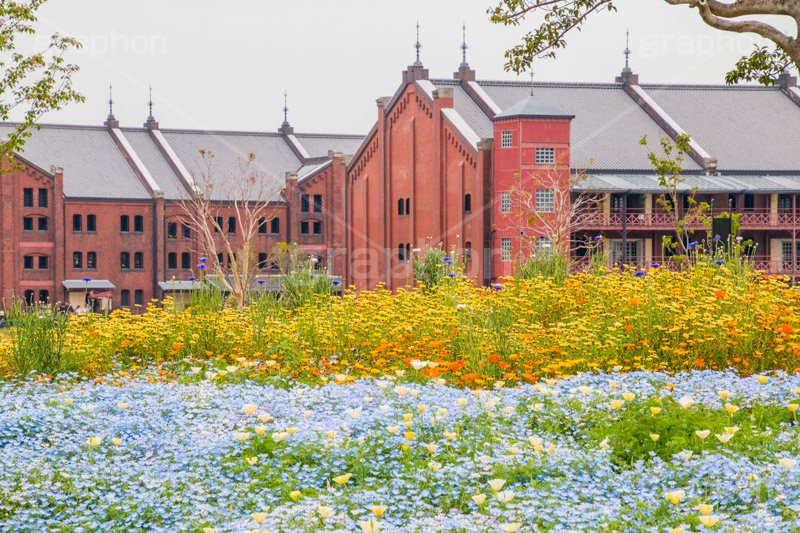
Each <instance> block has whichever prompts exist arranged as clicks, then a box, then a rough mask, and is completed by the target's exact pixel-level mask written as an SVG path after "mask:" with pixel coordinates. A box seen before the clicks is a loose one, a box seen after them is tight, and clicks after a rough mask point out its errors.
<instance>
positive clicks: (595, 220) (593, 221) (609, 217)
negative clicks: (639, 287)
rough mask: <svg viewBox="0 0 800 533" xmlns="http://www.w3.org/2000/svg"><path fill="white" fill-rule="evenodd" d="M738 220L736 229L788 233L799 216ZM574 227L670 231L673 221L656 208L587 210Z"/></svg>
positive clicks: (752, 212) (766, 212)
mask: <svg viewBox="0 0 800 533" xmlns="http://www.w3.org/2000/svg"><path fill="white" fill-rule="evenodd" d="M734 215H738V216H739V226H740V227H741V228H742V229H757V228H773V229H791V228H793V227H795V226H796V225H800V213H798V214H797V215H795V214H794V213H792V211H786V210H778V211H775V212H773V211H772V210H771V209H769V208H766V209H749V210H746V211H740V212H734ZM710 217H711V215H710V213H709V214H705V215H703V216H702V217H701V218H699V219H697V220H693V221H691V223H690V224H689V227H691V228H693V229H698V228H701V227H703V220H704V219H707V218H710ZM576 223H577V224H578V225H579V226H580V227H581V228H583V229H592V228H596V229H604V228H615V229H616V228H622V227H623V226H626V227H627V228H629V229H634V230H635V229H645V228H647V229H671V228H673V227H674V217H673V216H672V215H671V214H669V213H665V212H664V211H663V209H661V208H660V207H657V208H653V210H652V211H651V212H649V213H648V212H646V211H645V210H644V209H627V210H626V211H625V213H624V214H623V212H622V211H619V210H612V211H610V212H604V211H602V210H591V211H585V212H583V213H579V214H577V215H576Z"/></svg>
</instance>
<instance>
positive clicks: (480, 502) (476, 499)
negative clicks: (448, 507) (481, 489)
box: [472, 493, 486, 505]
mask: <svg viewBox="0 0 800 533" xmlns="http://www.w3.org/2000/svg"><path fill="white" fill-rule="evenodd" d="M472 501H474V502H475V503H477V504H478V505H483V502H485V501H486V494H483V493H481V494H476V495H474V496H473V497H472Z"/></svg>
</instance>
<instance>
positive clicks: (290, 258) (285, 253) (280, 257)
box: [269, 242, 308, 274]
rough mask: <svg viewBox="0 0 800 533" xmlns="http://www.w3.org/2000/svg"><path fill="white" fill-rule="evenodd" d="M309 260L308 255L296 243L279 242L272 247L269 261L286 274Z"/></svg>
mask: <svg viewBox="0 0 800 533" xmlns="http://www.w3.org/2000/svg"><path fill="white" fill-rule="evenodd" d="M307 258H308V254H306V252H305V251H304V250H303V249H301V248H300V246H299V245H298V244H297V243H294V242H289V243H287V242H279V243H277V244H275V246H273V247H272V250H271V251H270V254H269V260H270V261H272V262H273V263H274V264H276V265H278V269H279V270H280V271H281V272H282V273H283V274H286V273H288V272H291V271H293V270H295V269H297V268H298V267H300V266H301V265H302V264H303V263H304V262H305V261H306V260H307Z"/></svg>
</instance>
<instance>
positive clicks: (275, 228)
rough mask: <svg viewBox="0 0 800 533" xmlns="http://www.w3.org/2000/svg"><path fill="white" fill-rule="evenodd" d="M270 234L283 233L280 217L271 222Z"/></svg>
mask: <svg viewBox="0 0 800 533" xmlns="http://www.w3.org/2000/svg"><path fill="white" fill-rule="evenodd" d="M269 224H270V228H269V232H270V233H280V232H281V220H280V219H279V218H278V217H275V218H273V219H272V220H270V223H269Z"/></svg>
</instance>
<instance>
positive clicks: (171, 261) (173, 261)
mask: <svg viewBox="0 0 800 533" xmlns="http://www.w3.org/2000/svg"><path fill="white" fill-rule="evenodd" d="M167 268H178V254H176V253H175V252H170V253H169V254H167Z"/></svg>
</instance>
